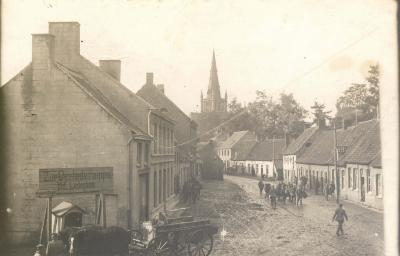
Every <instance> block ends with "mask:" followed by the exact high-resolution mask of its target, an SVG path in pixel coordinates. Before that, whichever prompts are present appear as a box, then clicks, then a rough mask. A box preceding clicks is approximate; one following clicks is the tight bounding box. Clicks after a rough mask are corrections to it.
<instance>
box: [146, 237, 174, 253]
mask: <svg viewBox="0 0 400 256" xmlns="http://www.w3.org/2000/svg"><path fill="white" fill-rule="evenodd" d="M147 248H148V251H149V252H150V253H149V255H151V256H169V244H168V239H163V238H159V237H156V238H153V239H151V241H150V242H149V245H148V247H147Z"/></svg>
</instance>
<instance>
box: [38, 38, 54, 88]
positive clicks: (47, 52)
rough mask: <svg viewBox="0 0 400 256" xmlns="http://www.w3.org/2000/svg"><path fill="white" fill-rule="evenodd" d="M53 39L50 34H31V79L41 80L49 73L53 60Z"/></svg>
mask: <svg viewBox="0 0 400 256" xmlns="http://www.w3.org/2000/svg"><path fill="white" fill-rule="evenodd" d="M54 40H55V39H54V36H52V35H50V34H32V69H33V78H32V79H33V80H42V79H45V78H46V77H47V76H48V75H49V70H50V69H51V64H52V63H53V62H54Z"/></svg>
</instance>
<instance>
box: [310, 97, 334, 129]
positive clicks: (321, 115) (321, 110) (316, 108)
mask: <svg viewBox="0 0 400 256" xmlns="http://www.w3.org/2000/svg"><path fill="white" fill-rule="evenodd" d="M311 109H313V112H312V114H313V115H314V120H313V123H315V124H317V125H318V126H319V127H322V126H325V125H326V120H327V119H329V113H331V111H325V104H323V103H318V102H317V101H314V105H312V106H311Z"/></svg>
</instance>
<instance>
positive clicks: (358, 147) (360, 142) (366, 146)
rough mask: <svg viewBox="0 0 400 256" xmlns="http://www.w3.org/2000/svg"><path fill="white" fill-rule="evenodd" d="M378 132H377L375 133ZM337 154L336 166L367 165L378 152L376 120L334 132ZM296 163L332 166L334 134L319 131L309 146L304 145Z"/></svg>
mask: <svg viewBox="0 0 400 256" xmlns="http://www.w3.org/2000/svg"><path fill="white" fill-rule="evenodd" d="M377 130H378V131H377ZM336 135H337V146H338V149H340V148H341V147H342V148H344V151H343V152H342V153H339V157H338V164H339V165H343V164H345V163H346V162H352V163H360V164H368V163H370V162H371V161H372V160H373V158H374V157H375V156H376V154H377V151H379V150H380V142H379V123H378V122H376V120H370V121H366V122H361V123H359V124H358V125H357V126H353V127H348V128H347V129H344V130H343V129H340V130H337V131H336ZM297 162H299V163H305V164H317V165H328V164H329V165H333V164H334V132H333V130H322V129H319V130H318V131H317V132H316V133H315V136H314V137H313V140H312V141H311V143H310V145H306V147H305V149H304V151H303V153H302V154H301V155H300V156H299V157H298V159H297Z"/></svg>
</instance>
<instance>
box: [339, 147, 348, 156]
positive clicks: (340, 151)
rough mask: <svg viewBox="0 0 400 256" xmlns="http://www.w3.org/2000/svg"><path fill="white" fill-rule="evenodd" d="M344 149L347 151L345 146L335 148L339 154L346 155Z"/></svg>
mask: <svg viewBox="0 0 400 256" xmlns="http://www.w3.org/2000/svg"><path fill="white" fill-rule="evenodd" d="M346 149H347V146H338V147H337V150H338V152H339V154H344V153H346Z"/></svg>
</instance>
